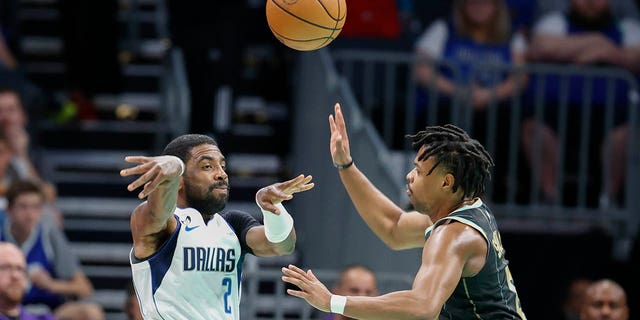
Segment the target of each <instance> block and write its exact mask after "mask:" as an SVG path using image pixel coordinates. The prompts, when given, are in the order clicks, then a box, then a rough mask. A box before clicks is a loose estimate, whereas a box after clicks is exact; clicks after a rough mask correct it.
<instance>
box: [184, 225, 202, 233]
mask: <svg viewBox="0 0 640 320" xmlns="http://www.w3.org/2000/svg"><path fill="white" fill-rule="evenodd" d="M199 227H200V226H195V227H189V226H186V227H184V230H185V231H187V232H189V231H191V230H193V229H197V228H199Z"/></svg>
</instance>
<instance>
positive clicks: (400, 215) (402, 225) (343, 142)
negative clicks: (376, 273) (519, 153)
mask: <svg viewBox="0 0 640 320" xmlns="http://www.w3.org/2000/svg"><path fill="white" fill-rule="evenodd" d="M334 111H335V117H334V115H330V116H329V128H330V129H331V141H330V146H329V147H330V150H331V158H332V159H333V163H334V164H336V165H338V166H342V167H345V166H347V165H348V166H347V168H344V169H338V171H339V172H340V179H341V180H342V183H343V184H344V187H345V189H347V193H349V197H350V198H351V201H352V202H353V204H354V205H355V207H356V209H357V210H358V213H359V214H360V216H361V217H362V219H364V221H365V222H366V223H367V225H368V226H369V228H371V230H373V232H375V234H376V235H377V236H378V237H379V238H380V239H382V241H384V243H386V244H387V245H388V246H389V247H390V248H392V249H396V250H399V249H407V248H416V247H422V246H423V245H424V232H425V230H426V229H427V227H429V226H430V225H431V220H429V218H428V216H426V215H422V214H420V213H418V212H408V213H405V212H404V210H402V209H401V208H400V207H398V206H397V205H396V204H395V203H393V202H392V201H391V200H389V198H387V196H385V195H384V194H383V193H382V192H380V190H378V188H376V187H375V186H374V185H373V184H372V183H371V181H369V179H367V177H366V176H365V175H364V174H363V173H362V172H361V171H360V170H359V169H358V168H357V166H356V165H355V164H353V162H352V161H353V159H352V158H351V151H350V147H349V137H348V136H347V126H346V123H345V121H344V116H343V114H342V109H341V108H340V104H338V103H336V105H335V110H334ZM349 164H351V165H349Z"/></svg>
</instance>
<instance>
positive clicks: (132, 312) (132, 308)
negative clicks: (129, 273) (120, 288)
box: [124, 282, 142, 320]
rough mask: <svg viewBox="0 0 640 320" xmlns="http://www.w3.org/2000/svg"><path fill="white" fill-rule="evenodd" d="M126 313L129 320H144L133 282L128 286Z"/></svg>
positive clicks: (125, 302)
mask: <svg viewBox="0 0 640 320" xmlns="http://www.w3.org/2000/svg"><path fill="white" fill-rule="evenodd" d="M124 313H125V314H126V315H127V320H142V312H140V304H139V302H138V297H137V296H136V290H135V289H134V288H133V282H130V283H129V284H128V285H127V298H126V299H125V301H124Z"/></svg>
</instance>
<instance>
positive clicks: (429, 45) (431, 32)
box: [416, 20, 449, 59]
mask: <svg viewBox="0 0 640 320" xmlns="http://www.w3.org/2000/svg"><path fill="white" fill-rule="evenodd" d="M447 37H449V30H448V29H447V23H446V22H445V21H444V20H437V21H435V22H434V23H432V24H431V25H430V26H429V27H428V28H427V30H425V32H424V33H422V35H420V37H419V38H418V41H416V51H421V52H426V53H427V54H429V56H431V58H434V59H439V58H441V57H442V54H443V52H444V44H445V42H446V40H447Z"/></svg>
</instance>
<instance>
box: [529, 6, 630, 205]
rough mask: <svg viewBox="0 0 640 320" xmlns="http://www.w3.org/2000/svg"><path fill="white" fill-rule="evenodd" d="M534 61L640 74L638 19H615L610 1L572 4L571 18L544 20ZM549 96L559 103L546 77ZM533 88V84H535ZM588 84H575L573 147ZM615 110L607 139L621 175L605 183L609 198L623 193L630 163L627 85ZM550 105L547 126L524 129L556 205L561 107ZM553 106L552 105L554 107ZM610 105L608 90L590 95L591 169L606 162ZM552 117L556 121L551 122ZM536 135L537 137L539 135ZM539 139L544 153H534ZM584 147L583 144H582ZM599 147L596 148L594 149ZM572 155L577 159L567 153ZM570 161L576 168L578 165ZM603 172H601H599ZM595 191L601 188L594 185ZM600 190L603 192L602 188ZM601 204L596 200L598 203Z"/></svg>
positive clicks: (600, 82)
mask: <svg viewBox="0 0 640 320" xmlns="http://www.w3.org/2000/svg"><path fill="white" fill-rule="evenodd" d="M530 58H531V59H532V61H535V62H547V63H548V62H551V63H572V64H577V65H604V66H613V67H620V68H625V69H628V70H630V71H632V72H639V71H640V22H639V21H638V20H636V19H633V18H624V19H616V17H614V16H613V15H612V13H611V9H610V4H609V0H572V1H571V6H570V8H569V10H568V11H566V12H553V13H549V14H547V15H546V16H544V17H542V18H541V19H540V20H539V21H538V22H537V23H536V25H535V27H534V30H533V38H532V44H531V48H530ZM546 79H547V87H546V89H545V90H546V95H547V96H551V97H552V99H556V101H560V99H559V96H560V94H559V92H558V88H559V87H560V86H559V85H558V83H559V82H558V81H559V80H558V79H559V78H558V77H555V78H554V77H553V76H550V77H547V78H546ZM531 83H534V81H533V80H532V81H531ZM584 85H585V81H584V78H579V79H578V78H575V79H574V78H572V79H571V81H570V83H569V87H570V88H571V89H570V90H569V92H568V102H569V104H570V108H573V109H571V113H570V117H568V118H569V122H568V124H567V128H568V133H567V134H568V141H569V143H568V145H578V143H577V142H576V141H572V140H571V139H572V138H574V137H573V136H577V137H575V139H579V138H580V137H579V134H580V133H579V131H580V130H579V129H580V126H584V125H586V124H585V123H581V116H580V113H579V112H580V108H581V107H582V105H583V102H584V99H583V95H584V94H585V91H584V90H583V88H584ZM593 88H606V81H605V80H604V79H602V78H596V79H595V80H593ZM614 95H615V96H614V98H615V105H616V106H620V108H615V109H616V110H609V112H612V114H613V115H612V117H613V125H614V127H615V128H614V130H613V131H611V132H610V133H609V135H610V136H609V138H607V140H606V141H607V143H606V145H607V148H610V149H611V150H618V153H607V154H606V156H607V157H610V159H609V161H610V164H609V166H610V167H611V168H616V169H618V170H613V169H611V170H609V172H610V174H609V175H608V177H607V180H608V181H605V185H608V186H609V187H608V188H607V189H608V190H606V192H607V193H616V192H618V190H619V189H620V188H621V184H622V180H623V176H624V167H625V165H624V164H625V160H626V158H624V152H622V151H620V150H625V149H626V148H625V147H626V145H625V141H626V138H625V132H626V129H625V122H626V106H627V104H628V101H627V99H629V94H628V92H627V91H625V89H624V85H618V84H616V88H615V92H614ZM549 102H550V101H546V107H547V108H548V109H547V110H545V111H546V112H545V117H547V119H545V122H546V123H545V124H542V123H539V122H537V121H536V120H533V118H531V119H529V120H526V121H525V123H524V125H523V133H522V137H523V145H524V149H525V153H526V155H527V159H528V161H529V163H530V165H533V164H539V163H542V164H545V165H543V166H541V167H540V170H539V172H540V175H539V177H537V178H538V179H539V180H540V188H541V191H542V198H543V200H550V201H555V200H557V191H556V187H557V181H556V179H557V172H556V166H555V165H554V164H555V163H557V161H558V154H557V152H558V147H557V146H558V141H557V137H556V134H555V130H554V128H553V127H554V126H555V125H557V123H558V121H557V119H556V118H555V116H553V115H556V114H557V113H558V111H557V105H555V104H553V103H549ZM551 102H553V101H551ZM606 102H607V96H606V90H604V89H603V90H593V93H591V103H592V108H591V109H590V111H591V119H592V120H593V121H592V122H593V123H589V124H590V130H589V132H590V134H591V136H592V138H591V141H592V144H596V145H598V147H596V148H591V149H590V150H589V154H590V159H594V161H590V162H591V163H593V162H597V161H598V158H600V157H601V155H600V151H599V150H598V149H599V144H600V142H602V136H604V132H603V126H604V124H603V121H602V120H603V119H605V118H606V112H607V111H606V110H605V107H604V106H606ZM548 115H551V116H548ZM536 132H537V134H536ZM537 136H539V137H540V140H541V146H542V147H541V150H540V152H534V148H536V146H534V141H533V140H534V137H537ZM578 141H579V140H578ZM594 141H595V143H593V142H594ZM567 154H572V153H571V152H569V151H567ZM575 161H576V160H574V161H566V162H567V163H572V165H574V164H575V163H576V162H575ZM596 167H600V166H596ZM598 170H599V169H596V168H590V170H589V172H598ZM599 178H600V177H599V176H597V177H590V181H597V179H599ZM591 184H592V185H594V184H597V183H591ZM598 187H599V186H598ZM594 198H597V197H594Z"/></svg>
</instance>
